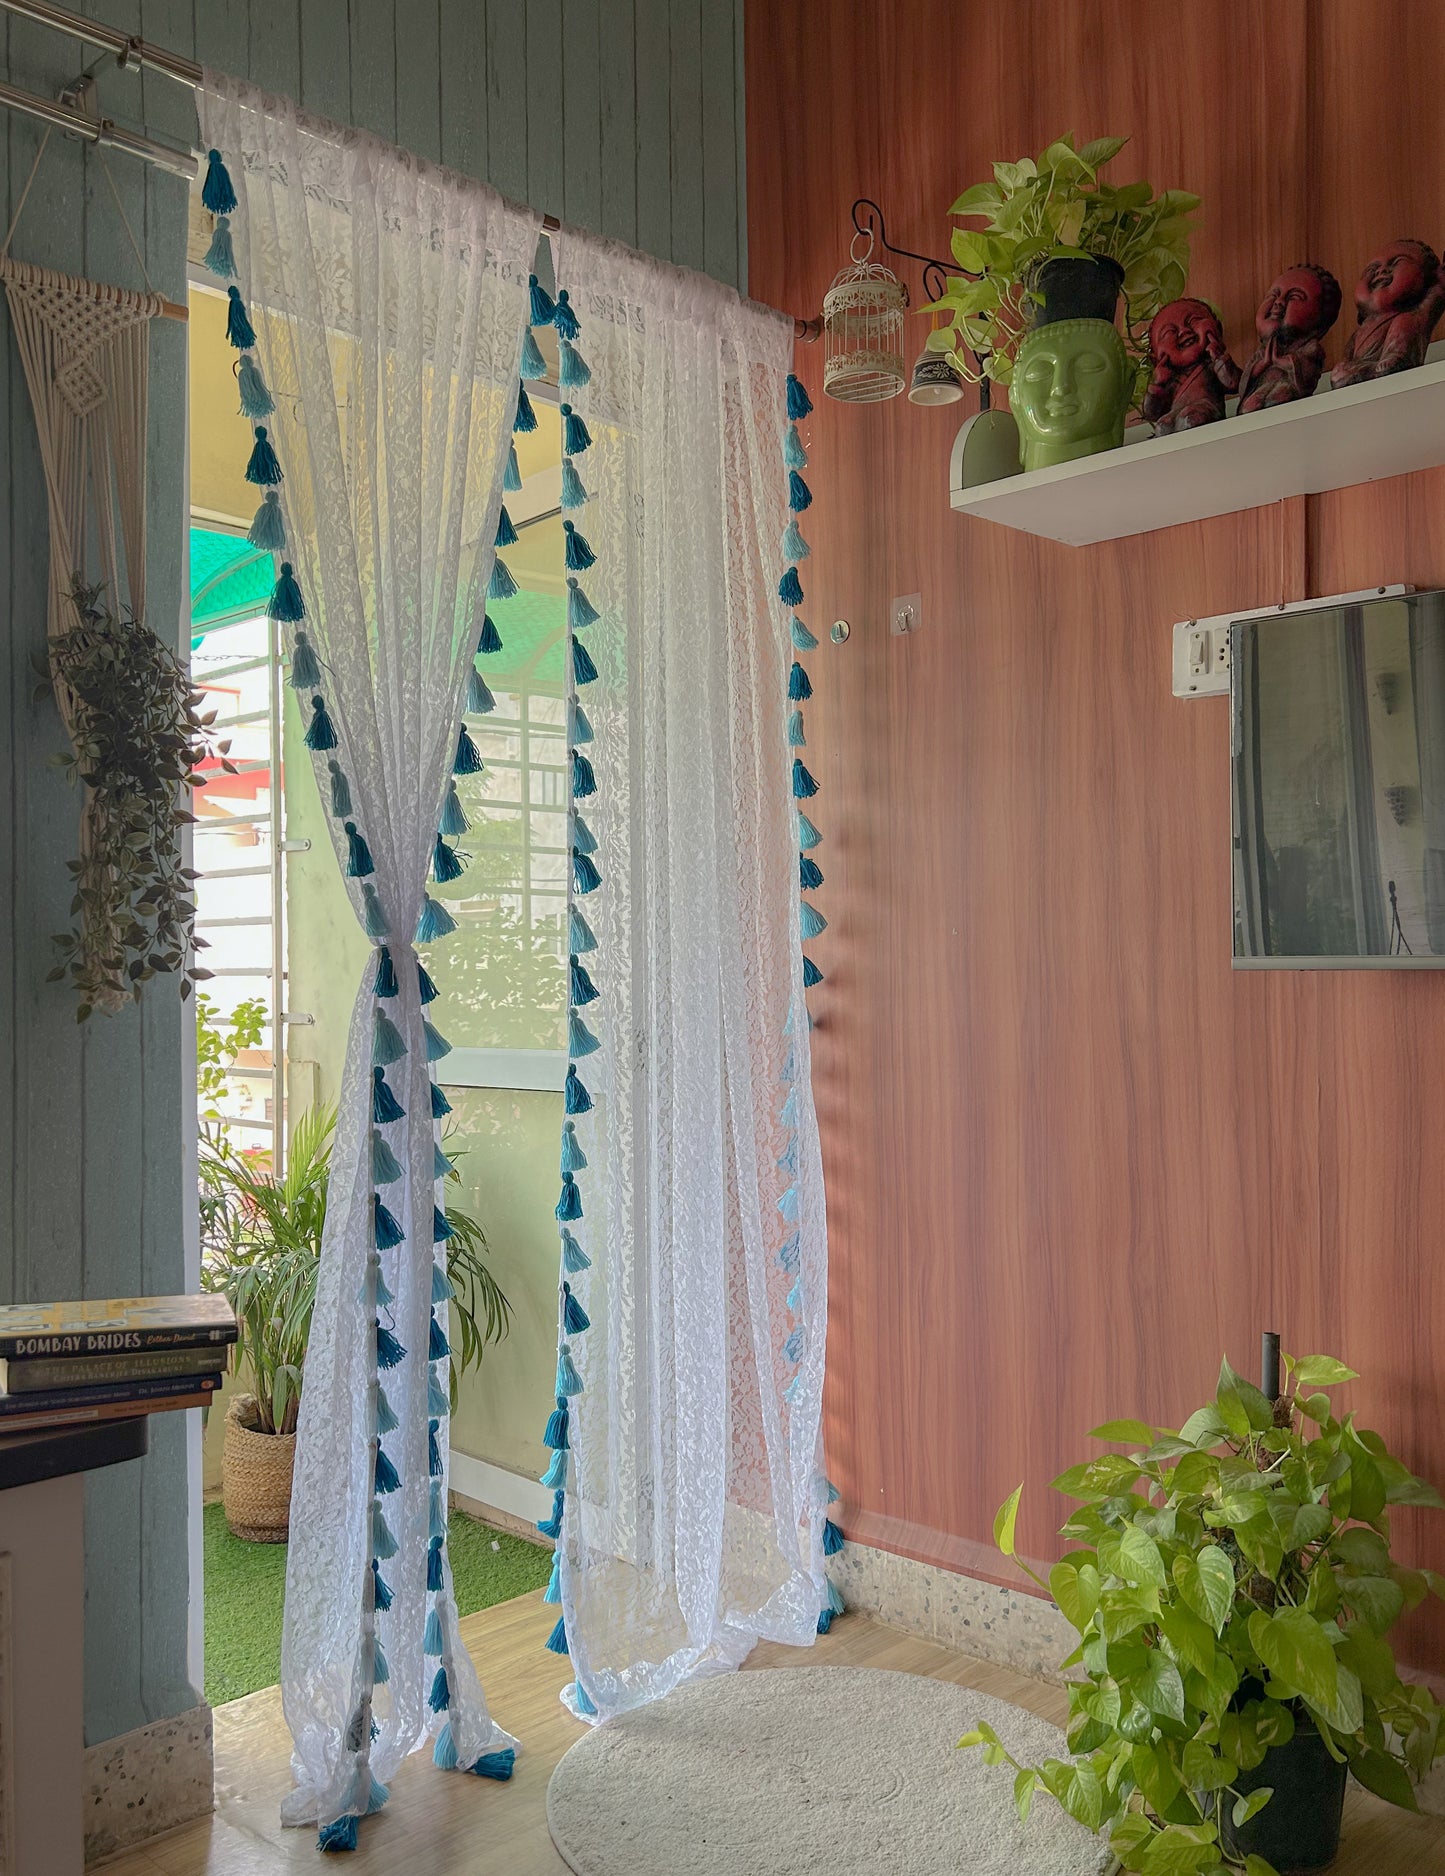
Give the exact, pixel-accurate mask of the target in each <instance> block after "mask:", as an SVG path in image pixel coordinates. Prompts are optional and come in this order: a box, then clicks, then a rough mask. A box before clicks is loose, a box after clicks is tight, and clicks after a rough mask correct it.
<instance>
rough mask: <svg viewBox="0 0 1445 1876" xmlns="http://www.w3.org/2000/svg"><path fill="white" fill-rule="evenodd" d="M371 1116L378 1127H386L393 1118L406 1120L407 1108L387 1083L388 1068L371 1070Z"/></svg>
mask: <svg viewBox="0 0 1445 1876" xmlns="http://www.w3.org/2000/svg"><path fill="white" fill-rule="evenodd" d="M371 1081H372V1088H371V1118H372V1119H373V1120H374V1121H375V1122H376V1124H377V1126H378V1127H385V1126H386V1125H387V1124H388V1122H390V1121H393V1120H404V1119H405V1118H406V1109H405V1108H404V1107H403V1106H402V1104H401V1102H400V1101H398V1100H397V1098H396V1096H395V1095H394V1094H393V1093H392V1091H391V1089H390V1088H388V1087H387V1085H386V1070H385V1069H384V1068H374V1069H373V1070H372V1071H371Z"/></svg>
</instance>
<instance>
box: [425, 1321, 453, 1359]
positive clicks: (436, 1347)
mask: <svg viewBox="0 0 1445 1876" xmlns="http://www.w3.org/2000/svg"><path fill="white" fill-rule="evenodd" d="M451 1352H452V1346H451V1343H450V1342H448V1340H447V1337H446V1331H445V1330H444V1329H443V1328H442V1326H441V1324H440V1323H439V1322H438V1321H437V1319H436V1317H435V1315H433V1316H432V1318H431V1321H430V1324H429V1326H428V1328H427V1348H426V1358H427V1360H428V1361H445V1360H446V1358H447V1356H448V1355H450V1354H451Z"/></svg>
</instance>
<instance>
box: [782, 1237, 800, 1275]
mask: <svg viewBox="0 0 1445 1876" xmlns="http://www.w3.org/2000/svg"><path fill="white" fill-rule="evenodd" d="M802 1250H803V1244H802V1236H801V1233H799V1232H797V1231H795V1232H794V1233H793V1234H792V1236H791V1237H790V1238H787V1239H785V1240H784V1243H783V1248H782V1249H781V1250H780V1251H779V1252H778V1268H779V1269H780V1270H785V1271H786V1272H787V1273H788V1275H789V1276H790V1277H795V1276H797V1274H798V1264H799V1261H800V1259H801V1257H802Z"/></svg>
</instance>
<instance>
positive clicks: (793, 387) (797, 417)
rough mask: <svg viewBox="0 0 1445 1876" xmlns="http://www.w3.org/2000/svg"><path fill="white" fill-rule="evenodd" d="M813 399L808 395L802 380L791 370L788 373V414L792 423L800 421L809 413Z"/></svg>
mask: <svg viewBox="0 0 1445 1876" xmlns="http://www.w3.org/2000/svg"><path fill="white" fill-rule="evenodd" d="M812 409H813V400H812V398H810V397H809V396H808V393H807V390H806V388H805V386H804V384H803V382H802V380H801V379H800V378H798V377H796V376H795V375H794V373H792V372H791V371H790V372H789V373H788V416H789V417H790V419H791V420H792V421H793V422H794V423H801V422H802V420H803V418H804V417H807V416H809V415H811V413H812Z"/></svg>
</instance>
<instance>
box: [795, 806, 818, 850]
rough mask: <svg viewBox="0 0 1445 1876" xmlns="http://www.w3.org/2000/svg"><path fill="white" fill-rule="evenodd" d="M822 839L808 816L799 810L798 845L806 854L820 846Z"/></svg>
mask: <svg viewBox="0 0 1445 1876" xmlns="http://www.w3.org/2000/svg"><path fill="white" fill-rule="evenodd" d="M822 838H823V836H822V835H821V834H820V833H819V832H818V830H817V828H816V827H814V825H813V823H812V822H811V821H810V820H809V819H808V817H807V815H806V814H804V813H803V811H802V810H801V809H799V810H798V845H799V846H800V847H801V848H803V850H804V851H805V852H806V851H807V850H808V848H810V847H816V846H817V845H818V844H819V842H820V841H821V840H822Z"/></svg>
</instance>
